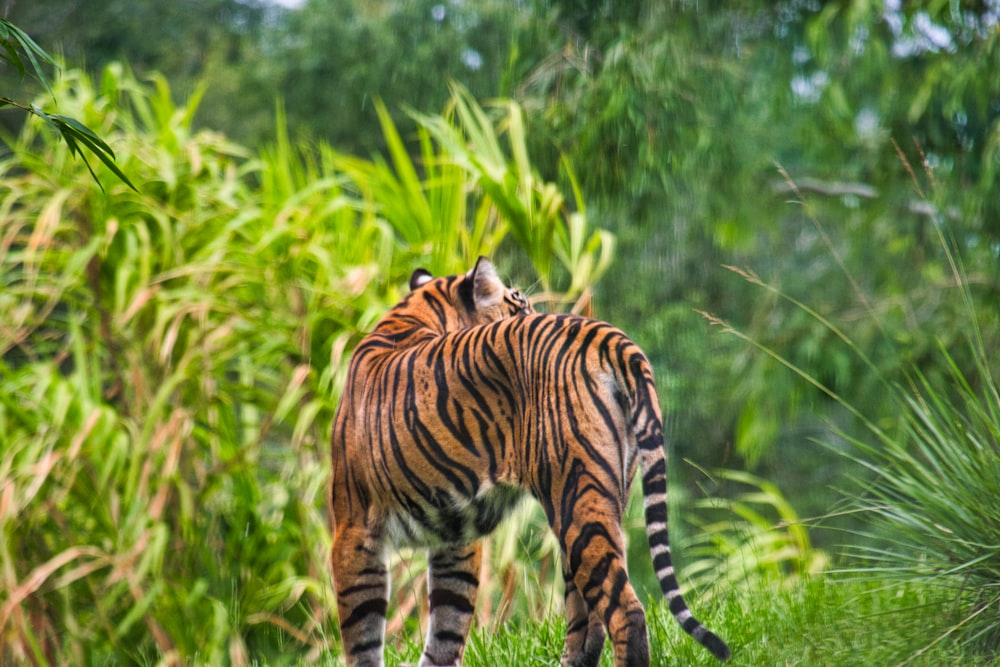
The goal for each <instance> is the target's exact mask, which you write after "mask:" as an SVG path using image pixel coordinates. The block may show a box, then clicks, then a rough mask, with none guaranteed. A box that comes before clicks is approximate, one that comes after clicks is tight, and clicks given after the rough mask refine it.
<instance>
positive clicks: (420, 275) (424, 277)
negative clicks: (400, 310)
mask: <svg viewBox="0 0 1000 667" xmlns="http://www.w3.org/2000/svg"><path fill="white" fill-rule="evenodd" d="M432 278H434V276H432V275H431V272H430V271H428V270H427V269H417V270H416V271H414V272H413V275H412V276H410V291H411V292H412V291H413V290H415V289H417V288H418V287H422V286H423V285H426V284H427V283H429V282H430V281H431V279H432Z"/></svg>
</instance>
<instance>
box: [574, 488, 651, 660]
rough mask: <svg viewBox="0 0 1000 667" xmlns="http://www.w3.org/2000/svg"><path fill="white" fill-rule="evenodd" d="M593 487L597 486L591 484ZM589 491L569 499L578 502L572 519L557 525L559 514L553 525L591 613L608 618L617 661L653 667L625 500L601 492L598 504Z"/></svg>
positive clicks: (577, 586)
mask: <svg viewBox="0 0 1000 667" xmlns="http://www.w3.org/2000/svg"><path fill="white" fill-rule="evenodd" d="M570 493H572V492H570ZM593 493H594V490H593V489H592V488H591V489H588V490H587V494H593ZM587 494H579V495H577V502H575V503H574V502H570V503H567V504H566V506H567V507H573V510H572V516H571V517H567V521H568V525H566V526H560V525H558V524H559V520H558V519H557V522H556V525H555V526H554V528H555V529H556V534H557V535H559V538H560V542H561V545H562V550H563V558H564V559H565V560H566V561H567V562H568V564H567V565H565V566H564V568H567V569H568V571H569V572H571V573H572V577H573V582H574V583H575V584H576V589H577V591H578V593H579V594H580V595H581V596H582V598H583V601H584V602H585V603H586V604H587V606H588V607H589V608H590V612H591V615H596V616H597V617H598V618H600V619H602V620H603V622H604V625H605V627H606V628H607V630H608V634H609V636H610V638H611V645H612V647H613V648H614V654H615V667H649V639H648V637H647V634H646V613H645V612H644V611H643V609H642V603H641V602H640V601H639V598H638V597H637V596H636V594H635V590H633V588H632V584H631V583H630V582H629V579H628V572H627V571H626V567H625V538H624V535H623V533H622V530H621V525H620V524H619V523H618V521H619V520H620V517H621V515H622V512H623V510H624V505H622V506H621V507H617V508H609V507H608V506H607V504H606V503H607V501H608V497H607V496H603V495H602V496H601V497H600V499H599V505H598V506H596V507H595V506H594V505H591V504H590V503H588V502H587V498H586V495H587ZM574 495H575V494H574ZM588 505H589V506H588ZM589 623H590V621H588V627H589ZM588 632H589V631H588Z"/></svg>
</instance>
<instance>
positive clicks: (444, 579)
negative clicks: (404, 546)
mask: <svg viewBox="0 0 1000 667" xmlns="http://www.w3.org/2000/svg"><path fill="white" fill-rule="evenodd" d="M482 555H483V545H482V542H481V541H478V540H477V541H476V542H473V543H472V544H469V545H465V546H459V547H448V548H442V549H439V550H437V551H434V552H432V553H431V555H430V570H429V572H428V576H427V585H428V590H429V602H430V617H431V618H430V624H429V627H428V628H427V642H426V644H425V645H424V654H423V655H422V656H421V658H420V664H419V667H457V666H458V665H460V664H461V662H462V654H463V653H465V640H466V638H467V637H468V636H469V628H470V627H471V625H472V613H473V611H474V610H475V607H476V593H477V592H478V590H479V567H480V563H481V562H482Z"/></svg>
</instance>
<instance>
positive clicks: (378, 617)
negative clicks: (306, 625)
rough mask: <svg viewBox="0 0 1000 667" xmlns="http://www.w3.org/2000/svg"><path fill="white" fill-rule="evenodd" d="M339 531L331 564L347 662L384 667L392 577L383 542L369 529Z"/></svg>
mask: <svg viewBox="0 0 1000 667" xmlns="http://www.w3.org/2000/svg"><path fill="white" fill-rule="evenodd" d="M338 528H339V529H338V530H336V531H335V533H334V540H333V550H332V553H331V564H332V568H333V583H334V587H335V588H336V591H337V612H338V615H339V618H340V635H341V641H342V642H343V645H344V659H345V660H346V662H347V664H348V665H350V667H382V664H383V656H382V646H383V643H384V642H385V616H386V611H387V609H388V606H389V603H388V600H389V574H388V571H387V570H386V564H385V556H384V553H383V547H382V543H381V539H380V538H379V537H378V536H373V535H371V534H370V533H369V532H368V530H366V529H365V528H355V527H342V528H341V527H338Z"/></svg>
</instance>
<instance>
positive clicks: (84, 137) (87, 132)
mask: <svg viewBox="0 0 1000 667" xmlns="http://www.w3.org/2000/svg"><path fill="white" fill-rule="evenodd" d="M45 117H46V118H47V119H48V120H49V121H50V122H51V123H53V124H54V125H55V127H56V129H57V130H59V134H61V135H62V137H63V139H65V140H66V143H67V144H69V147H70V151H72V152H73V153H76V154H77V155H79V156H80V159H82V160H83V162H84V164H86V165H87V170H88V171H90V175H91V176H93V177H94V180H95V181H97V184H98V186H100V188H101V190H104V186H102V185H101V182H100V180H98V178H97V174H95V173H94V170H93V169H92V168H91V166H90V163H89V162H87V158H86V157H85V156H84V154H83V151H81V150H80V147H79V146H78V145H77V143H76V142H77V141H79V142H81V143H83V144H84V145H85V146H86V147H87V148H89V149H90V150H91V152H93V153H94V155H96V156H97V158H98V159H99V160H100V161H101V162H103V163H104V165H105V166H106V167H107V168H108V169H110V170H111V172H112V173H113V174H114V175H115V176H117V177H118V178H119V179H121V181H122V182H123V183H125V185H127V186H129V187H130V188H131V189H132V190H133V191H135V192H138V191H139V190H138V189H137V188H136V187H135V186H134V185H133V184H132V181H130V180H129V179H128V176H126V175H125V173H124V172H123V171H122V170H121V169H119V167H118V165H117V164H115V153H114V151H113V150H111V147H110V146H108V144H107V143H105V141H104V140H103V139H101V138H100V137H99V136H97V135H96V134H95V133H94V131H93V130H91V129H90V128H89V127H87V126H86V125H84V124H83V123H81V122H80V121H78V120H76V119H75V118H70V117H68V116H63V115H60V114H45Z"/></svg>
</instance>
